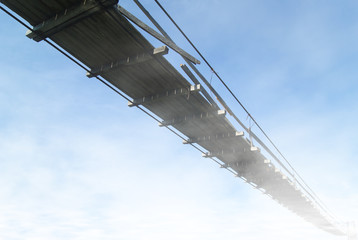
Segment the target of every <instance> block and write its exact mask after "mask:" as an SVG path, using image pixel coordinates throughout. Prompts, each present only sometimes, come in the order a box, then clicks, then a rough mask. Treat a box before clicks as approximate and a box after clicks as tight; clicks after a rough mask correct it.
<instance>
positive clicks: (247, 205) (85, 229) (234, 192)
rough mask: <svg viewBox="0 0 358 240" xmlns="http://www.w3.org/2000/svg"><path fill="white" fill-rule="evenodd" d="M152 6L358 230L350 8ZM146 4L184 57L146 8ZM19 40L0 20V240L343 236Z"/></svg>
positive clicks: (355, 61) (357, 91)
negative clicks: (270, 195)
mask: <svg viewBox="0 0 358 240" xmlns="http://www.w3.org/2000/svg"><path fill="white" fill-rule="evenodd" d="M161 2H162V4H163V5H164V7H166V9H167V10H168V11H169V12H170V13H171V14H172V16H173V17H174V18H175V19H176V20H177V22H178V24H179V25H180V26H182V28H183V29H184V30H185V32H186V33H187V34H188V35H189V36H190V37H191V39H192V40H193V42H194V43H196V44H197V46H198V48H199V49H200V50H201V51H202V52H203V54H204V55H205V56H206V57H207V59H208V60H209V62H211V63H212V65H213V66H214V68H215V69H216V71H217V72H219V74H220V75H221V76H222V78H223V79H224V80H225V81H226V82H227V83H228V85H229V86H230V87H231V88H232V90H233V91H234V92H235V94H236V95H237V96H238V97H239V99H240V100H241V101H242V102H243V103H244V105H245V106H246V107H247V109H248V110H249V111H250V112H251V114H252V115H253V116H254V117H255V118H256V120H257V121H258V122H259V123H260V124H261V126H262V127H263V128H264V129H265V130H266V132H267V133H268V134H269V135H270V136H271V138H272V139H273V140H274V142H275V143H276V144H277V146H278V147H279V148H280V150H281V151H282V152H283V153H284V155H285V156H286V157H287V158H288V159H289V161H290V162H291V163H292V165H294V166H295V167H296V169H297V171H298V172H299V173H300V174H301V176H302V177H303V178H304V179H305V181H306V182H307V183H308V184H309V185H310V187H311V188H312V189H313V190H314V191H315V192H316V193H317V194H318V195H319V196H320V198H321V199H322V201H323V202H324V203H325V204H326V205H327V206H328V207H329V209H330V210H331V211H332V212H333V213H334V214H335V215H336V216H337V217H338V219H340V220H342V221H355V220H358V219H357V216H358V173H357V170H358V162H357V160H356V156H357V153H358V148H357V146H356V145H357V143H358V137H357V132H358V125H357V120H356V119H357V117H358V104H357V103H358V81H357V76H358V67H357V66H358V44H357V42H358V2H356V1H348V0H347V1H346V0H343V1H333V0H332V1H320V0H315V1H308V0H307V1H305V0H302V1H262V0H261V1H259V0H257V1H244V0H243V1H241V0H240V1H229V0H225V1H218V0H206V1H199V0H190V1H189V0H181V1H161ZM121 4H123V6H125V7H126V8H127V9H128V10H130V11H132V12H133V13H136V14H138V16H140V18H141V19H143V20H145V18H144V17H143V16H142V15H141V14H140V13H139V12H138V10H137V9H136V8H135V6H134V4H133V3H132V2H131V1H123V3H121ZM143 4H144V5H145V6H146V7H147V8H148V9H150V11H151V12H152V13H153V15H154V16H155V17H156V18H158V20H159V21H160V22H161V23H163V26H164V27H165V28H166V29H167V31H168V32H169V33H170V35H171V36H172V37H173V38H174V39H175V40H176V42H177V43H178V44H179V45H180V46H182V47H183V48H184V49H186V50H188V51H189V52H191V53H192V54H195V53H194V52H193V51H192V50H191V49H190V47H189V46H188V44H187V43H185V41H184V39H183V38H182V37H181V36H180V35H179V33H178V32H177V31H176V30H175V28H174V27H173V26H172V25H171V24H170V23H169V22H168V21H167V19H165V17H164V15H163V14H162V13H161V12H160V10H159V9H158V7H156V6H155V3H154V1H152V0H146V1H143ZM25 32H26V29H25V28H24V27H22V26H21V25H20V24H18V23H17V22H15V21H14V20H13V19H11V18H10V17H9V16H7V15H5V14H4V13H3V12H0V43H1V48H0V239H37V240H42V239H46V240H47V239H61V240H62V239H66V240H68V239H74V240H77V239H86V240H92V239H93V240H94V239H104V240H107V239H126V240H139V239H157V240H164V239H165V240H167V239H173V240H176V239H180V240H182V239H187V240H191V239H193V240H194V239H195V240H201V239H203V240H204V239H205V240H211V239H227V240H231V239H233V240H234V239H235V240H236V239H238V238H240V239H248V240H251V239H252V240H256V239H263V238H264V239H269V240H270V239H294V240H295V239H300V240H301V239H302V238H305V239H307V240H310V239H326V240H338V239H344V237H336V236H334V235H331V234H328V233H325V232H323V231H322V230H319V229H316V228H315V227H313V226H312V225H311V224H309V223H306V222H305V221H303V220H302V219H301V218H299V217H297V216H296V215H294V214H293V213H291V212H290V211H288V210H286V209H284V208H283V207H282V206H280V205H279V204H277V203H276V202H274V201H272V200H270V199H269V198H268V197H267V196H265V195H263V194H261V193H260V192H259V191H257V190H254V189H252V188H251V187H250V186H249V185H248V184H245V183H244V182H243V181H242V180H240V179H237V178H234V177H233V176H232V174H230V173H229V172H227V171H225V170H223V169H220V168H219V167H218V166H217V165H216V164H215V163H213V162H211V161H210V160H208V159H204V158H202V157H201V154H200V153H199V152H197V151H196V150H195V149H193V148H191V147H190V146H187V145H183V144H181V140H180V139H179V138H177V137H176V136H174V135H173V134H171V133H170V132H169V131H167V130H166V129H163V128H159V127H158V126H157V123H156V122H154V121H153V120H151V119H149V118H148V117H147V116H146V115H144V114H143V113H142V112H140V111H139V110H137V109H135V108H128V107H127V102H126V101H125V100H123V99H122V98H121V97H119V96H118V95H116V94H114V93H113V92H112V91H111V90H110V89H108V88H107V87H105V86H103V85H102V84H101V83H99V82H97V81H96V80H95V79H88V78H87V77H86V76H85V72H84V71H83V70H81V69H79V68H78V67H76V66H75V65H74V64H73V63H72V62H70V61H69V60H68V59H66V58H65V57H63V56H62V55H61V54H59V53H58V52H56V51H55V50H54V49H52V48H51V47H49V46H48V45H46V43H43V42H41V43H36V42H34V41H31V40H29V39H27V38H26V37H25ZM153 45H155V46H161V45H162V44H160V43H158V42H156V41H153ZM168 59H169V60H171V61H172V63H173V64H174V65H175V66H176V67H178V66H179V64H180V63H182V61H181V60H180V58H178V57H177V56H176V55H175V54H170V55H168ZM200 70H201V71H202V72H203V73H204V74H205V76H206V77H207V78H208V79H211V81H212V84H213V85H214V86H215V88H217V89H218V91H219V92H220V93H221V95H222V96H223V98H224V99H225V100H226V101H227V102H228V103H230V106H231V107H232V109H234V110H235V112H236V113H237V114H238V115H239V116H240V117H241V119H242V120H243V121H244V122H245V123H246V124H249V122H248V121H247V120H246V116H245V114H244V113H243V112H242V109H240V107H239V105H238V104H237V103H235V102H234V101H233V99H232V98H230V96H229V95H228V93H227V92H225V91H224V89H223V88H222V87H221V86H220V84H219V82H218V80H217V79H216V78H215V77H213V76H212V73H211V72H210V71H209V70H208V68H206V67H205V66H204V65H203V66H200ZM238 130H241V129H239V128H238ZM253 130H254V131H257V129H255V128H253Z"/></svg>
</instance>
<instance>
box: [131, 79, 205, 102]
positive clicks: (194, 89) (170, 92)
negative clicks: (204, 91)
mask: <svg viewBox="0 0 358 240" xmlns="http://www.w3.org/2000/svg"><path fill="white" fill-rule="evenodd" d="M199 91H201V86H200V84H198V85H193V86H190V87H187V88H178V89H174V90H168V91H166V92H164V93H160V94H155V95H151V96H145V97H142V98H136V99H133V101H131V102H128V106H129V107H134V106H138V105H140V104H143V103H150V102H154V101H157V100H160V99H163V98H167V97H172V96H183V95H190V94H192V93H196V92H199Z"/></svg>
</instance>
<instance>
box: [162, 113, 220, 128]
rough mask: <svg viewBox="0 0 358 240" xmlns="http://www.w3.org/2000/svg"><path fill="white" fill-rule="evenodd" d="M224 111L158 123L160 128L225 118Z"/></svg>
mask: <svg viewBox="0 0 358 240" xmlns="http://www.w3.org/2000/svg"><path fill="white" fill-rule="evenodd" d="M225 115H226V111H225V110H218V111H215V112H205V113H200V114H192V115H187V116H183V117H178V118H173V119H170V120H164V121H163V122H161V123H159V126H160V127H164V126H169V125H176V124H179V123H183V122H188V121H193V120H195V119H206V118H215V117H225Z"/></svg>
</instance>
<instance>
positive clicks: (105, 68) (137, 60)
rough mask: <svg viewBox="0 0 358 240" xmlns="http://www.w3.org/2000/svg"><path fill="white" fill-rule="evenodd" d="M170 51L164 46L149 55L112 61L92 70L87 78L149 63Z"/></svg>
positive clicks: (144, 54) (142, 54) (137, 55)
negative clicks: (124, 67)
mask: <svg viewBox="0 0 358 240" xmlns="http://www.w3.org/2000/svg"><path fill="white" fill-rule="evenodd" d="M168 51H169V49H168V47H167V46H162V47H159V48H154V49H153V50H152V51H151V52H149V53H146V52H144V53H140V54H136V55H134V56H130V57H126V58H122V59H119V60H116V61H112V62H110V63H107V64H104V65H102V66H99V67H95V68H93V69H91V71H90V72H88V73H87V77H89V78H91V77H95V76H97V75H101V74H102V73H104V72H107V71H109V70H112V69H115V68H119V67H123V66H130V65H133V64H140V63H143V62H147V61H150V60H152V59H153V57H155V56H162V55H165V54H168Z"/></svg>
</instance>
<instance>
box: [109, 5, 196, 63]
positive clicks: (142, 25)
mask: <svg viewBox="0 0 358 240" xmlns="http://www.w3.org/2000/svg"><path fill="white" fill-rule="evenodd" d="M115 10H116V11H117V12H119V13H120V14H122V15H123V16H125V17H126V18H128V19H129V20H131V21H132V22H133V23H134V24H136V25H137V26H138V27H140V28H141V29H143V30H144V31H146V32H147V33H149V34H150V35H152V36H153V37H155V38H156V39H158V40H159V41H161V42H162V43H164V44H165V45H167V46H168V47H170V48H171V49H173V50H174V51H176V52H177V53H179V54H180V55H181V56H183V57H184V58H186V59H188V60H190V61H191V62H192V63H195V64H200V61H199V60H198V59H196V58H194V57H193V56H191V55H190V54H189V53H187V52H185V51H184V50H183V49H181V48H180V47H178V46H177V45H176V44H175V43H173V42H172V41H170V40H169V39H167V38H165V37H163V36H162V35H161V34H159V33H158V32H157V31H155V30H154V29H153V28H151V27H149V26H148V25H147V24H145V23H144V22H142V21H141V20H139V19H138V18H137V17H135V16H134V15H133V14H131V13H130V12H128V11H127V10H126V9H124V8H123V7H121V6H120V5H118V6H117V7H116V8H115Z"/></svg>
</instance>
